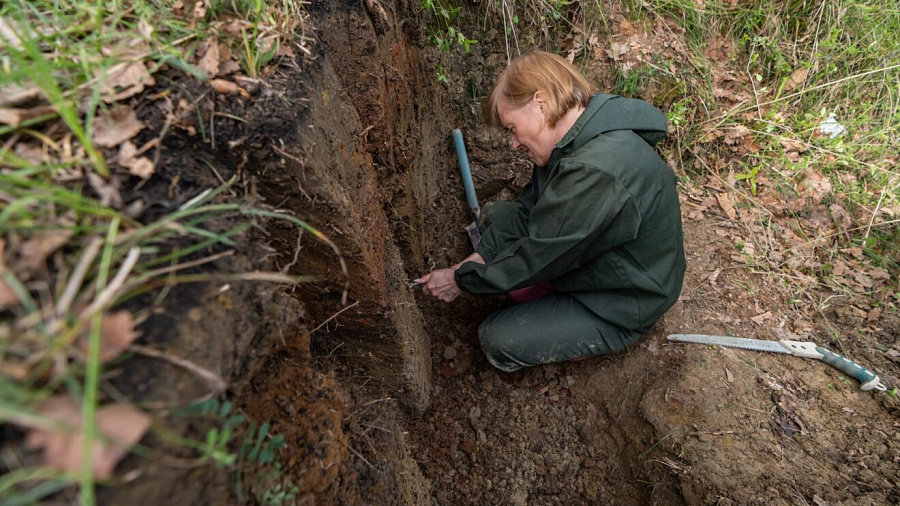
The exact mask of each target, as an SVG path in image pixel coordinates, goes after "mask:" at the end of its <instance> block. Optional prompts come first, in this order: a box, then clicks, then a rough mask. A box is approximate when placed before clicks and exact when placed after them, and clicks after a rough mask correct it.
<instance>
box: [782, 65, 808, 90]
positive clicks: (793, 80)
mask: <svg viewBox="0 0 900 506" xmlns="http://www.w3.org/2000/svg"><path fill="white" fill-rule="evenodd" d="M808 75H809V69H808V68H806V67H801V68H799V69H797V70H795V71H794V72H792V73H791V76H790V77H788V79H787V81H786V82H785V83H784V91H794V90H795V89H796V88H797V86H800V85H801V84H803V82H804V81H806V76H808Z"/></svg>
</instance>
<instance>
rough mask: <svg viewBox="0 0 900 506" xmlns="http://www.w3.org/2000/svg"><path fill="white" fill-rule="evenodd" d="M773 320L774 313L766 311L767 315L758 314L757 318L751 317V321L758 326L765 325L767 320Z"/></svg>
mask: <svg viewBox="0 0 900 506" xmlns="http://www.w3.org/2000/svg"><path fill="white" fill-rule="evenodd" d="M771 319H772V312H771V311H766V312H765V313H762V314H758V315H756V316H753V317H751V318H750V321H752V322H753V323H755V324H757V325H765V323H766V320H771Z"/></svg>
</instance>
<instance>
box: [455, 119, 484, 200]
mask: <svg viewBox="0 0 900 506" xmlns="http://www.w3.org/2000/svg"><path fill="white" fill-rule="evenodd" d="M453 145H454V146H455V147H456V158H457V159H459V173H460V175H461V176H462V180H463V186H464V187H465V189H466V201H467V202H468V203H469V209H471V210H472V212H474V213H475V214H476V215H477V214H478V198H477V197H475V185H474V184H473V183H472V170H471V169H470V168H469V157H468V155H466V145H465V143H464V142H463V136H462V130H460V129H458V128H456V129H454V130H453Z"/></svg>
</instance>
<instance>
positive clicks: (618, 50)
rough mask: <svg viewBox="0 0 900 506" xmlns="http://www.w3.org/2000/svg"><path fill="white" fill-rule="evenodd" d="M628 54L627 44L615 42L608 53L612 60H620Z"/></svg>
mask: <svg viewBox="0 0 900 506" xmlns="http://www.w3.org/2000/svg"><path fill="white" fill-rule="evenodd" d="M627 52H628V43H627V42H613V43H612V44H610V46H609V49H608V50H607V51H606V54H607V56H609V58H610V59H611V60H620V59H621V57H622V55H624V54H625V53H627Z"/></svg>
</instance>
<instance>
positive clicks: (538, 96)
mask: <svg viewBox="0 0 900 506" xmlns="http://www.w3.org/2000/svg"><path fill="white" fill-rule="evenodd" d="M531 100H533V101H534V103H535V105H537V106H538V110H539V111H541V114H542V115H545V116H546V113H547V110H546V109H545V108H544V106H545V105H547V104H545V103H544V92H543V91H541V90H538V91H536V92H534V96H533V97H531Z"/></svg>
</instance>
